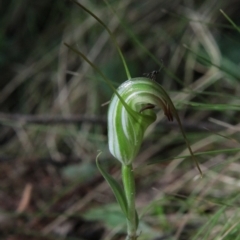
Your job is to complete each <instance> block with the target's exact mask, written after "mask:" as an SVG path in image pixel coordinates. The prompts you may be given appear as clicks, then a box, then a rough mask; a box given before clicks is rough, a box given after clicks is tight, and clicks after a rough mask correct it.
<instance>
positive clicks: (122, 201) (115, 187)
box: [96, 154, 128, 218]
mask: <svg viewBox="0 0 240 240" xmlns="http://www.w3.org/2000/svg"><path fill="white" fill-rule="evenodd" d="M99 155H100V154H98V156H97V158H96V164H97V167H98V169H99V171H100V173H101V174H102V176H103V177H104V178H105V180H106V181H107V182H108V184H109V186H110V187H111V189H112V191H113V193H114V196H115V197H116V199H117V201H118V204H119V206H120V207H121V209H122V211H123V213H124V215H125V216H126V218H127V216H128V207H127V199H126V196H125V193H124V191H123V189H122V187H121V185H120V184H119V183H118V182H117V181H116V180H115V179H114V178H113V177H112V176H111V175H110V174H108V173H107V172H106V171H105V170H104V169H103V168H102V167H101V166H100V164H99V162H98V157H99Z"/></svg>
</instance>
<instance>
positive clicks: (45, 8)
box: [0, 0, 240, 240]
mask: <svg viewBox="0 0 240 240" xmlns="http://www.w3.org/2000/svg"><path fill="white" fill-rule="evenodd" d="M81 3H82V4H83V5H85V6H86V7H87V8H89V9H90V10H91V11H92V12H94V13H95V14H96V15H97V16H98V17H99V18H100V19H101V20H102V21H103V22H105V23H106V24H107V25H108V26H109V28H110V29H111V30H112V31H113V33H114V34H115V36H116V38H117V41H118V43H119V45H120V47H121V49H122V51H123V53H124V55H125V57H126V59H127V63H128V66H129V68H130V70H131V74H132V77H139V76H142V75H143V73H147V72H151V71H153V70H157V69H159V67H160V66H159V61H161V60H162V62H163V64H164V69H162V71H161V72H160V74H159V75H158V76H157V81H158V82H159V83H160V84H162V85H163V86H164V88H165V89H166V90H167V91H168V92H169V93H170V95H171V97H172V99H173V101H174V103H175V106H176V107H177V109H178V111H179V114H180V116H181V119H182V122H183V126H184V129H185V131H186V134H187V136H188V138H189V141H190V143H191V145H192V148H193V150H194V152H195V153H196V155H197V158H198V161H199V163H200V164H201V168H202V170H203V172H204V177H203V178H202V179H200V178H199V177H198V176H199V173H198V171H197V170H196V168H195V167H194V165H193V163H192V162H191V159H190V158H189V156H188V155H189V153H188V151H187V149H186V146H185V144H184V141H183V138H182V136H181V134H180V131H179V129H178V126H177V124H176V123H175V122H174V123H173V124H169V123H168V122H167V120H166V119H165V118H164V117H163V114H162V111H159V113H158V119H157V121H156V123H155V124H154V126H152V127H150V128H149V131H148V134H147V136H146V139H145V141H144V144H143V146H142V149H141V152H140V154H139V156H138V158H137V160H136V162H135V170H136V180H137V207H138V209H139V212H140V217H141V222H140V227H139V228H140V230H141V233H140V236H139V240H153V239H155V240H157V239H158V240H160V239H162V240H163V239H167V240H169V239H180V240H186V239H229V240H232V239H240V236H239V230H240V225H239V224H240V222H239V219H240V218H239V214H240V212H239V203H240V202H239V199H240V198H239V186H240V180H239V173H240V164H239V157H240V153H239V150H240V147H239V143H240V135H239V131H240V125H239V117H240V114H239V109H240V100H239V96H240V85H239V81H240V71H239V69H240V66H239V64H240V41H239V37H240V32H239V31H238V29H237V28H234V27H233V26H232V25H231V24H230V23H229V21H228V20H227V19H226V18H225V17H224V16H223V14H222V13H221V12H220V11H219V10H220V9H222V10H223V11H224V12H225V13H226V14H227V15H228V16H229V17H230V18H231V19H232V20H233V21H234V22H235V23H236V24H237V25H240V17H239V12H240V3H239V1H237V0H230V1H219V0H218V1H217V0H205V1H194V0H174V1H167V0H162V1H161V0H159V1H154V0H149V1H143V0H122V1H110V5H111V6H112V7H113V8H114V9H115V10H116V13H117V14H118V16H119V18H120V19H121V20H120V21H119V19H118V17H117V16H116V14H114V13H113V12H112V11H111V9H110V8H109V7H108V6H107V5H106V4H105V3H104V1H94V0H91V1H87V0H85V1H81ZM64 42H66V43H68V44H70V45H71V46H74V47H75V48H76V49H79V50H80V51H82V52H84V54H86V56H87V57H88V58H89V59H91V61H93V62H94V63H95V64H96V65H97V66H98V67H99V68H100V69H101V70H102V71H103V72H104V73H105V74H106V75H107V76H108V77H109V79H111V80H112V81H113V83H114V86H116V87H117V86H118V85H119V84H120V83H122V82H123V81H125V80H126V76H125V72H124V69H123V66H122V63H121V61H120V59H119V56H118V54H117V51H116V49H115V47H114V45H113V44H112V42H111V41H110V39H109V36H108V34H107V32H106V31H105V30H104V29H103V28H102V26H101V25H100V24H99V23H97V22H96V20H95V19H93V18H92V17H91V16H90V15H89V14H87V13H85V12H84V11H83V10H82V9H80V8H79V7H78V6H77V5H75V4H74V3H72V2H71V1H64V0H62V1H59V0H51V1H49V0H48V1H47V0H42V1H30V0H22V1H13V0H10V1H2V2H1V3H0V50H1V51H0V72H1V76H0V78H1V81H0V107H1V108H0V109H1V110H0V132H1V134H0V180H1V184H0V187H1V188H0V210H1V212H0V239H7V240H28V239H33V240H38V239H41V240H42V239H69V240H70V239H73V240H74V239H79V240H80V239H81V240H110V239H114V240H119V239H124V231H123V229H124V224H125V220H124V218H123V216H122V215H121V213H120V211H119V209H118V207H117V205H116V204H115V199H114V197H113V195H112V193H111V191H110V189H109V187H108V186H107V184H106V183H105V182H104V181H103V178H102V177H101V176H100V174H99V172H98V171H97V170H96V166H95V158H96V155H97V152H98V150H101V151H102V152H103V154H102V156H101V161H102V162H103V163H104V164H105V167H106V169H108V171H109V172H111V173H112V174H113V175H114V176H115V177H116V178H119V175H120V172H119V169H120V167H119V164H118V163H117V161H116V160H114V159H113V157H112V156H111V155H110V154H109V152H108V146H107V126H106V114H107V105H104V106H102V104H104V103H106V102H107V101H109V99H110V98H111V95H112V92H111V90H110V89H109V87H108V86H107V85H106V84H105V83H104V82H103V81H102V79H101V78H100V76H99V75H98V74H97V73H96V72H94V71H93V69H92V68H91V67H90V66H89V65H88V64H87V63H86V62H84V61H83V60H82V59H81V58H80V57H79V56H78V55H77V54H76V53H74V52H72V51H70V50H69V49H68V48H67V47H66V46H65V45H64ZM184 156H185V157H184Z"/></svg>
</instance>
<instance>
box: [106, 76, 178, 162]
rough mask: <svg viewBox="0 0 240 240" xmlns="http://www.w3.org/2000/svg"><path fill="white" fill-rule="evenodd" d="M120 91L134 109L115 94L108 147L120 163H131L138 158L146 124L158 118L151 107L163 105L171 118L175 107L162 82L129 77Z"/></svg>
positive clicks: (110, 106)
mask: <svg viewBox="0 0 240 240" xmlns="http://www.w3.org/2000/svg"><path fill="white" fill-rule="evenodd" d="M117 91H118V93H119V95H120V96H121V98H122V100H124V101H125V103H126V104H127V105H128V107H129V108H130V109H131V110H132V111H129V110H128V109H126V108H125V107H124V106H123V104H122V100H121V99H119V97H118V96H117V95H116V94H114V96H113V97H112V99H111V102H110V105H109V110H108V140H109V150H110V152H111V153H112V155H113V156H114V157H115V158H117V159H118V160H119V161H120V162H122V163H123V164H125V165H128V164H130V163H132V161H133V160H134V158H135V157H136V155H137V153H138V151H139V148H140V146H141V144H142V140H143V136H144V132H145V131H146V129H147V127H148V126H149V125H150V124H151V123H153V122H154V121H155V120H156V114H155V112H154V111H153V110H152V108H153V107H154V106H158V107H161V108H162V109H163V110H164V113H165V115H167V117H168V119H169V120H172V119H173V117H172V113H171V110H170V109H171V108H172V107H174V106H173V105H172V103H171V102H170V103H169V100H170V98H169V97H168V95H167V94H166V92H165V91H164V90H163V88H162V87H161V85H159V84H158V83H157V82H155V81H152V80H150V79H148V78H143V77H141V78H134V79H130V80H128V81H126V82H124V83H123V84H122V85H121V86H120V87H119V88H118V89H117ZM170 101H171V100H170ZM171 105H172V106H171Z"/></svg>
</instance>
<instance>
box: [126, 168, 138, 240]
mask: <svg viewBox="0 0 240 240" xmlns="http://www.w3.org/2000/svg"><path fill="white" fill-rule="evenodd" d="M122 179H123V186H124V191H125V195H126V198H127V205H128V219H127V228H128V236H127V238H126V240H136V239H137V234H136V231H137V221H136V220H137V216H136V209H135V181H134V173H133V168H132V164H129V165H124V164H123V165H122Z"/></svg>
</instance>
